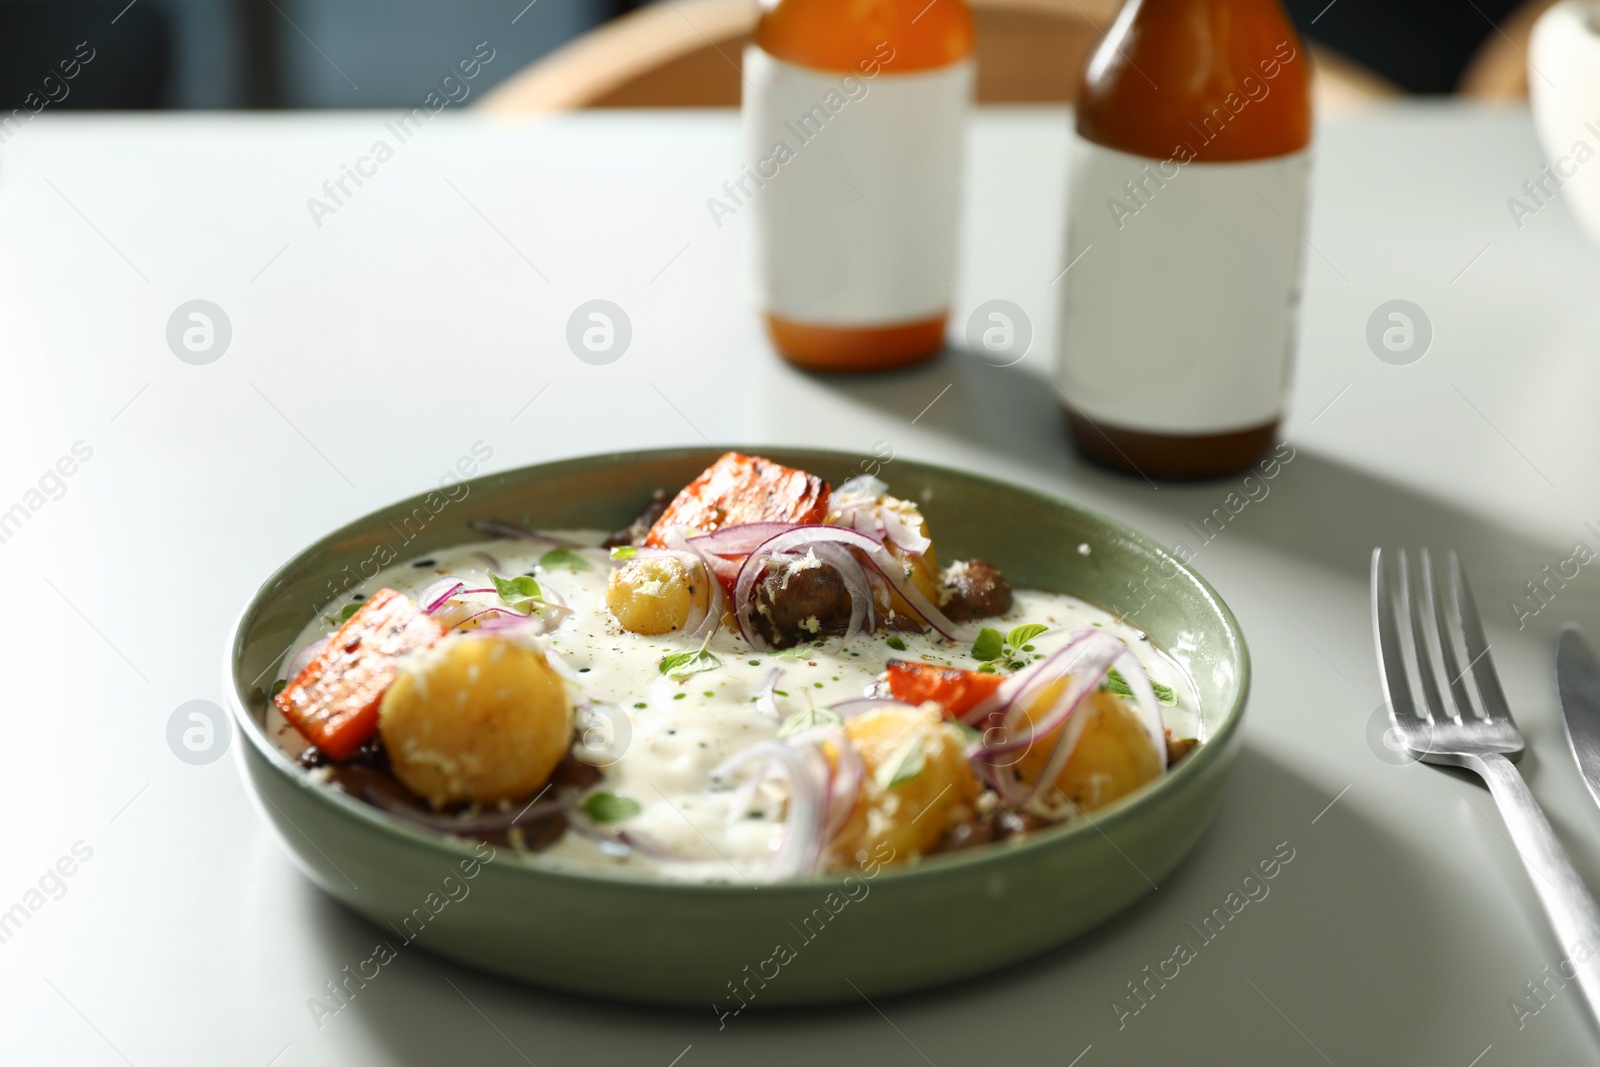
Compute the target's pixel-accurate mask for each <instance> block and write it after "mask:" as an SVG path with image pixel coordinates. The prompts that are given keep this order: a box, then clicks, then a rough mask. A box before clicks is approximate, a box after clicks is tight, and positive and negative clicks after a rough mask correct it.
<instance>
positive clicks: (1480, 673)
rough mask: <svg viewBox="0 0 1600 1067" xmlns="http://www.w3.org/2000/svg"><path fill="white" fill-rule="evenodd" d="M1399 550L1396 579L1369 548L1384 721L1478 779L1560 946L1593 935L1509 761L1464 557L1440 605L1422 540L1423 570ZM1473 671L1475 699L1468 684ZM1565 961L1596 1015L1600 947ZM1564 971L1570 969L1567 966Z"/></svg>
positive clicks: (1571, 875) (1510, 735)
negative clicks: (1413, 569) (1385, 712)
mask: <svg viewBox="0 0 1600 1067" xmlns="http://www.w3.org/2000/svg"><path fill="white" fill-rule="evenodd" d="M1397 556H1398V558H1397V560H1396V563H1397V564H1398V566H1397V568H1396V569H1397V571H1398V576H1397V580H1393V579H1391V575H1390V573H1389V566H1388V563H1387V561H1386V560H1385V558H1384V553H1383V550H1382V549H1381V548H1380V549H1374V550H1373V553H1372V629H1373V636H1374V638H1375V639H1376V641H1377V646H1378V673H1379V675H1380V676H1381V677H1382V679H1383V689H1384V694H1385V695H1386V696H1387V697H1388V698H1389V718H1390V721H1391V722H1393V723H1394V727H1395V729H1396V730H1397V731H1398V732H1399V734H1400V738H1401V740H1402V741H1404V742H1405V745H1406V747H1407V748H1408V749H1410V750H1411V752H1412V753H1413V754H1415V755H1416V756H1418V757H1419V758H1421V759H1422V760H1424V761H1426V762H1428V763H1443V764H1448V765H1450V766H1453V767H1466V768H1468V769H1469V770H1472V771H1474V772H1476V773H1477V774H1478V775H1479V777H1481V778H1482V779H1483V781H1484V784H1485V785H1487V786H1488V787H1489V793H1490V795H1492V796H1493V797H1494V801H1495V803H1496V804H1497V805H1499V808H1500V815H1501V817H1502V818H1504V819H1505V823H1506V829H1507V830H1508V831H1509V832H1510V834H1511V840H1512V842H1513V843H1514V844H1515V845H1516V848H1517V853H1518V854H1519V855H1520V856H1521V857H1522V863H1523V865H1524V866H1525V867H1527V869H1528V876H1529V878H1531V879H1532V880H1533V888H1534V889H1535V891H1537V892H1538V894H1539V901H1540V903H1542V904H1543V905H1544V910H1545V914H1546V915H1547V916H1548V917H1549V919H1550V925H1551V926H1552V927H1554V928H1555V932H1556V938H1557V940H1559V941H1560V943H1561V945H1562V946H1563V952H1565V953H1572V951H1573V946H1574V945H1575V943H1578V942H1582V943H1583V944H1585V945H1595V944H1596V943H1597V939H1600V906H1597V905H1596V904H1595V899H1594V897H1593V896H1592V895H1590V893H1589V890H1588V887H1587V886H1585V885H1584V883H1583V879H1582V878H1580V877H1578V872H1577V870H1576V869H1574V867H1573V866H1572V860H1571V859H1570V858H1568V856H1567V853H1566V850H1565V849H1563V848H1562V847H1561V842H1560V841H1558V840H1557V839H1556V835H1555V832H1554V831H1553V830H1551V829H1550V823H1549V821H1548V820H1547V819H1545V817H1544V812H1543V811H1541V810H1540V808H1539V802H1538V801H1537V800H1535V799H1534V797H1533V793H1532V792H1531V791H1530V790H1529V789H1528V784H1527V783H1526V782H1525V781H1523V779H1522V775H1520V774H1519V773H1517V769H1516V767H1514V766H1513V765H1512V762H1511V761H1512V760H1514V759H1516V758H1517V757H1519V756H1520V755H1521V754H1522V734H1521V733H1520V732H1519V731H1518V730H1517V724H1516V723H1515V722H1514V721H1512V718H1511V709H1510V708H1509V707H1507V706H1506V698H1505V694H1504V693H1503V692H1502V691H1501V689H1500V680H1499V678H1498V677H1497V676H1496V674H1495V669H1494V662H1493V661H1492V660H1491V659H1490V658H1489V645H1488V642H1487V641H1485V639H1484V636H1483V624H1482V622H1481V621H1480V620H1479V618H1478V608H1477V605H1476V604H1475V603H1474V602H1473V599H1472V590H1471V589H1470V588H1469V587H1468V585H1467V574H1466V571H1465V570H1463V569H1462V567H1461V561H1460V560H1459V559H1458V558H1456V554H1455V553H1454V552H1451V553H1450V556H1449V564H1448V567H1447V568H1446V571H1447V583H1446V584H1447V588H1448V590H1449V593H1450V601H1451V609H1452V610H1450V611H1446V609H1445V604H1444V598H1443V597H1442V596H1440V595H1438V589H1437V586H1436V583H1435V580H1434V566H1433V561H1432V559H1430V558H1429V556H1428V550H1427V549H1423V550H1422V553H1421V561H1420V562H1421V566H1420V567H1419V568H1417V569H1418V570H1420V572H1421V573H1420V574H1413V573H1411V568H1410V567H1409V566H1408V561H1407V559H1406V553H1405V550H1404V549H1401V550H1400V552H1399V553H1398V554H1397ZM1397 601H1398V610H1397V608H1396V602H1397ZM1408 654H1409V660H1408ZM1463 655H1464V656H1465V657H1466V659H1465V664H1463V662H1462V656H1463ZM1469 675H1470V677H1471V679H1472V683H1473V684H1472V690H1473V691H1474V692H1475V693H1476V695H1477V702H1476V704H1474V702H1473V701H1472V699H1471V698H1470V696H1469V693H1468V686H1467V684H1466V680H1467V677H1468V676H1469ZM1441 679H1442V680H1443V681H1444V686H1443V688H1441V687H1440V685H1439V682H1440V680H1441ZM1419 694H1420V698H1421V700H1420V708H1419V706H1418V700H1417V699H1416V697H1417V696H1418V695H1419ZM1419 712H1420V714H1419ZM1585 955H1586V954H1585ZM1563 962H1568V966H1569V967H1570V968H1571V969H1573V970H1574V971H1576V976H1577V980H1578V987H1579V988H1580V989H1581V990H1582V992H1583V996H1584V999H1585V1000H1586V1001H1587V1002H1588V1004H1589V1011H1590V1013H1591V1014H1592V1015H1593V1016H1594V1018H1595V1019H1596V1020H1600V955H1594V956H1592V957H1590V958H1587V959H1586V960H1585V962H1582V963H1579V962H1578V961H1577V959H1574V958H1570V957H1569V960H1568V961H1563ZM1558 969H1559V967H1558ZM1561 973H1562V975H1563V976H1564V977H1565V976H1566V971H1565V970H1562V972H1561Z"/></svg>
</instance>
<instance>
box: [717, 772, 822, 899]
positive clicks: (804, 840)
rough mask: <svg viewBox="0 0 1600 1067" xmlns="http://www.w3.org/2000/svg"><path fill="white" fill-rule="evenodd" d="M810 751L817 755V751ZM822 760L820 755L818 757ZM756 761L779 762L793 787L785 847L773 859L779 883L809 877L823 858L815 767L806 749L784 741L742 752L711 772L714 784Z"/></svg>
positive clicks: (774, 873) (785, 833) (786, 825)
mask: <svg viewBox="0 0 1600 1067" xmlns="http://www.w3.org/2000/svg"><path fill="white" fill-rule="evenodd" d="M810 751H812V752H813V753H815V752H816V750H815V748H811V749H810ZM818 756H819V757H820V753H819V754H818ZM755 760H775V761H777V762H778V764H779V765H780V766H781V767H782V768H783V771H784V778H785V779H786V780H787V781H788V784H789V805H788V813H787V815H786V817H785V819H784V832H783V843H782V844H781V845H779V846H778V851H777V854H776V855H775V856H773V859H772V870H771V873H772V876H773V878H774V879H776V880H782V879H786V878H793V877H796V876H798V875H801V874H809V873H810V872H811V871H813V870H815V869H816V865H817V862H818V861H819V860H820V859H821V857H822V844H823V842H822V831H823V817H824V811H823V799H824V798H823V796H822V791H821V789H820V788H819V787H818V784H817V778H816V771H815V767H814V765H813V764H812V761H811V759H810V758H808V757H807V756H806V753H805V751H804V750H802V749H798V748H795V747H794V746H792V745H786V744H784V743H783V742H781V741H762V742H760V743H759V744H754V745H751V746H750V747H749V748H746V749H741V750H740V751H738V752H735V753H734V754H733V755H732V756H730V757H728V758H727V759H726V760H723V761H722V763H721V764H720V765H719V766H718V767H717V768H716V770H714V771H712V772H711V777H712V779H713V780H716V779H721V778H726V777H727V776H728V775H730V774H732V773H733V772H734V771H736V770H738V769H739V768H740V767H743V766H745V765H746V764H748V763H751V762H753V761H755Z"/></svg>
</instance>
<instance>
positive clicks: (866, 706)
mask: <svg viewBox="0 0 1600 1067" xmlns="http://www.w3.org/2000/svg"><path fill="white" fill-rule="evenodd" d="M909 707H912V705H910V704H907V703H906V702H905V701H903V700H895V699H894V698H893V697H855V698H853V699H851V700H841V701H839V703H837V704H830V705H828V710H829V711H831V712H833V713H834V714H835V715H838V716H839V718H841V719H853V718H855V717H856V716H857V715H865V714H866V713H867V712H869V711H877V710H878V709H879V708H909Z"/></svg>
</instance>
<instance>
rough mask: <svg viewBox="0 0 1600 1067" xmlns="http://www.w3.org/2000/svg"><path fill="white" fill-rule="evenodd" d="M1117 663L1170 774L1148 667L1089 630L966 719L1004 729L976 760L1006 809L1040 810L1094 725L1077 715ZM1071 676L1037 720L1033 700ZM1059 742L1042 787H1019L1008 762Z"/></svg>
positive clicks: (1036, 784) (1109, 638)
mask: <svg viewBox="0 0 1600 1067" xmlns="http://www.w3.org/2000/svg"><path fill="white" fill-rule="evenodd" d="M1113 664H1116V665H1118V666H1119V667H1121V668H1122V669H1123V670H1124V671H1125V672H1126V673H1125V675H1124V677H1125V678H1127V679H1128V684H1129V687H1130V688H1132V689H1133V690H1134V697H1135V703H1136V704H1137V705H1139V709H1138V710H1139V714H1140V720H1141V721H1142V722H1143V723H1144V725H1145V728H1146V730H1147V732H1148V733H1149V734H1150V738H1151V743H1152V744H1153V745H1154V746H1155V750H1156V753H1157V758H1158V760H1159V761H1160V764H1161V768H1162V770H1163V771H1165V769H1166V743H1165V731H1164V727H1163V725H1162V722H1161V711H1160V706H1159V704H1158V703H1157V702H1156V698H1155V692H1154V690H1153V689H1152V687H1151V686H1150V681H1149V678H1148V676H1147V675H1146V674H1145V671H1144V665H1143V664H1142V663H1140V662H1139V658H1138V655H1137V654H1136V653H1135V652H1134V650H1133V649H1132V648H1130V647H1129V646H1128V645H1127V644H1126V643H1125V642H1123V641H1122V640H1121V639H1120V638H1118V637H1116V636H1115V635H1114V634H1111V633H1108V632H1106V631H1105V630H1100V629H1094V628H1085V629H1083V630H1081V631H1079V632H1078V633H1077V634H1075V635H1074V636H1073V638H1072V639H1071V640H1070V641H1068V642H1067V644H1066V645H1065V646H1063V647H1062V648H1060V649H1058V650H1057V651H1056V652H1055V653H1053V654H1052V655H1051V656H1050V657H1049V658H1048V659H1046V660H1044V661H1043V662H1041V663H1039V664H1038V665H1036V666H1035V667H1033V668H1030V669H1029V670H1027V671H1024V672H1022V673H1021V674H1018V675H1014V676H1012V677H1011V678H1008V679H1007V680H1006V682H1005V683H1004V684H1003V685H1002V686H1001V688H1000V689H999V690H997V691H996V693H995V694H994V696H992V697H991V698H990V699H989V700H988V701H985V702H984V704H981V705H979V707H978V708H975V709H974V710H973V712H972V713H969V714H968V715H967V716H966V721H967V722H968V723H970V724H978V723H982V722H985V721H987V722H990V723H992V724H995V725H997V726H998V727H999V728H1000V732H1001V740H999V741H991V740H989V738H988V735H987V734H985V738H984V741H983V742H982V743H981V744H980V745H979V746H978V748H977V750H976V751H974V752H973V753H972V758H973V759H974V760H975V761H977V763H978V765H979V769H980V770H981V772H982V773H983V775H984V777H985V778H987V779H988V781H989V782H990V783H991V784H992V785H994V787H995V789H996V791H997V792H999V794H1000V796H1001V798H1002V799H1003V800H1005V801H1006V803H1008V804H1011V805H1013V806H1022V805H1027V804H1031V803H1033V802H1034V801H1035V800H1037V799H1038V798H1039V796H1040V794H1041V793H1043V792H1044V790H1045V789H1046V788H1048V787H1049V786H1050V784H1051V783H1053V782H1054V781H1055V780H1056V778H1057V777H1058V776H1059V775H1060V774H1061V771H1062V769H1063V768H1065V767H1066V765H1067V761H1068V760H1069V759H1070V758H1071V756H1072V752H1073V750H1074V749H1075V748H1076V746H1077V742H1078V738H1079V736H1080V735H1081V734H1082V732H1083V729H1084V726H1085V725H1086V723H1087V718H1086V717H1085V716H1082V715H1078V714H1076V712H1077V710H1078V709H1079V708H1080V707H1081V706H1082V705H1083V703H1084V701H1086V700H1087V699H1089V698H1090V697H1091V696H1092V695H1093V694H1094V693H1095V692H1096V691H1097V690H1098V689H1099V688H1100V685H1101V683H1102V682H1103V681H1104V680H1105V677H1106V674H1107V672H1108V671H1109V670H1110V669H1111V666H1112V665H1113ZM1063 677H1070V678H1071V681H1070V682H1069V683H1068V684H1067V686H1066V687H1065V688H1064V689H1063V691H1062V692H1061V693H1060V694H1058V695H1057V696H1056V697H1055V699H1054V700H1052V701H1051V703H1050V706H1049V707H1047V708H1045V709H1043V710H1042V711H1041V712H1040V713H1039V714H1038V716H1037V718H1034V717H1033V716H1031V715H1029V714H1028V711H1029V708H1028V703H1029V701H1030V700H1033V699H1036V698H1037V696H1038V694H1039V693H1041V692H1042V691H1043V690H1044V689H1045V688H1046V687H1048V686H1050V685H1052V684H1054V683H1055V682H1057V681H1058V680H1060V679H1061V678H1063ZM1135 678H1136V679H1137V681H1135V680H1134V679H1135ZM1141 690H1142V692H1141ZM1024 727H1026V729H1023V728H1024ZM1052 735H1054V740H1053V741H1052V743H1051V749H1050V754H1049V756H1048V757H1047V758H1046V760H1045V765H1044V767H1043V768H1042V770H1041V772H1040V774H1039V775H1038V777H1037V778H1036V780H1035V781H1033V782H1032V783H1031V784H1030V783H1022V782H1019V781H1018V780H1017V778H1016V775H1015V773H1014V772H1012V771H1011V770H1010V769H1009V768H1010V766H1012V765H1014V764H1015V763H1016V762H1017V761H1016V760H1010V761H1006V760H1004V759H1003V757H1006V756H1010V755H1014V754H1015V753H1017V752H1024V751H1027V750H1028V749H1030V748H1031V747H1032V746H1033V745H1035V744H1037V743H1038V742H1039V741H1040V740H1041V739H1044V738H1050V737H1052Z"/></svg>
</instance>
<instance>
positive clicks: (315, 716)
mask: <svg viewBox="0 0 1600 1067" xmlns="http://www.w3.org/2000/svg"><path fill="white" fill-rule="evenodd" d="M443 636H444V629H443V628H442V627H440V625H439V624H438V623H436V622H434V621H433V620H432V619H430V618H429V617H428V616H426V615H424V614H423V613H422V610H421V609H420V608H418V607H417V605H416V603H415V602H413V601H412V600H410V599H409V598H407V597H404V596H402V595H400V594H399V593H397V592H395V591H394V590H393V589H380V590H379V591H378V592H376V593H374V594H372V596H371V597H370V598H369V599H368V600H367V601H366V603H364V604H362V605H361V608H360V610H358V611H357V612H356V613H355V614H354V615H352V616H350V618H349V619H348V620H347V621H346V622H345V624H344V625H343V626H341V627H339V632H338V633H336V634H334V635H333V639H332V640H330V641H329V642H328V643H327V644H326V645H324V646H323V648H322V651H321V652H318V653H317V655H316V656H315V657H314V658H313V659H312V660H311V662H310V663H308V664H306V665H305V668H304V669H303V670H301V672H300V673H299V674H297V675H295V677H294V679H293V680H292V681H290V682H289V684H288V685H286V686H284V687H283V692H281V693H279V694H278V696H277V704H278V710H279V711H281V712H283V717H284V718H285V719H287V720H289V724H290V725H291V726H293V727H294V728H295V729H296V730H299V731H300V735H301V736H302V737H304V738H305V739H306V740H307V741H309V742H311V743H312V744H313V745H316V746H317V747H318V748H320V749H321V750H322V751H323V752H326V753H327V754H328V757H329V758H330V759H334V760H342V759H346V758H348V757H349V755H350V754H351V753H352V752H354V751H355V750H356V749H357V748H359V747H361V743H362V742H363V741H365V740H366V739H367V738H369V737H371V736H372V734H373V732H374V731H376V730H377V728H378V702H379V701H380V700H382V699H383V693H384V690H386V689H388V688H389V684H390V683H391V682H393V681H394V679H395V675H396V674H397V673H399V670H400V660H401V658H402V657H403V656H405V655H406V654H407V653H409V652H415V651H416V650H417V649H420V648H427V647H428V646H429V645H431V644H433V643H434V642H435V641H437V640H439V638H441V637H443Z"/></svg>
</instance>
